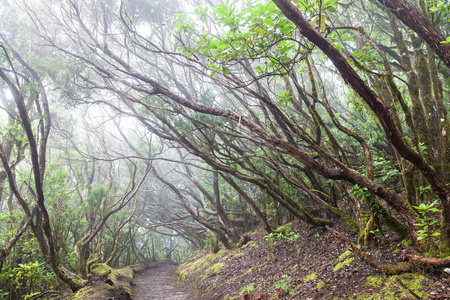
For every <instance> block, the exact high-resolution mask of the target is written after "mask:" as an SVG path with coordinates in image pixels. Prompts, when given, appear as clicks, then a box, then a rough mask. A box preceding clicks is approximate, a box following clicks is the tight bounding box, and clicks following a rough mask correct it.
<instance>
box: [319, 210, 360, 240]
mask: <svg viewBox="0 0 450 300" xmlns="http://www.w3.org/2000/svg"><path fill="white" fill-rule="evenodd" d="M326 205H327V207H328V208H329V209H331V210H332V211H333V212H335V213H337V214H338V215H340V216H341V217H343V218H344V219H345V221H347V223H348V224H350V226H352V227H353V229H355V231H356V233H357V234H359V230H360V229H359V226H358V223H356V221H355V220H353V219H351V218H350V217H349V216H348V215H347V214H346V213H345V212H344V211H343V210H342V209H339V208H337V207H334V206H331V205H329V204H328V203H326Z"/></svg>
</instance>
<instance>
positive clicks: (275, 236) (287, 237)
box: [265, 231, 301, 246]
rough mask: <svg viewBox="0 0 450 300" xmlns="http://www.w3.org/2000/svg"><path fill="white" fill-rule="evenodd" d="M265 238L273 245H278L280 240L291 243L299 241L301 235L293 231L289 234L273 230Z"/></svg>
mask: <svg viewBox="0 0 450 300" xmlns="http://www.w3.org/2000/svg"><path fill="white" fill-rule="evenodd" d="M265 238H266V241H267V242H269V245H271V246H273V245H276V243H277V242H279V241H283V242H289V243H291V244H292V243H295V242H299V241H300V239H301V236H300V235H299V234H298V233H295V232H293V231H291V232H289V233H287V234H283V233H282V232H272V233H271V234H268V235H266V236H265Z"/></svg>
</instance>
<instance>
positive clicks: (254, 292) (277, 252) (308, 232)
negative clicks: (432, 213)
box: [178, 223, 450, 300]
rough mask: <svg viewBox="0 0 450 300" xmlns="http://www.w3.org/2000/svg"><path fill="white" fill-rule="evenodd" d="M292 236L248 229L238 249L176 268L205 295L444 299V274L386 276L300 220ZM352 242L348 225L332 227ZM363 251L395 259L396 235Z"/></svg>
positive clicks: (447, 279)
mask: <svg viewBox="0 0 450 300" xmlns="http://www.w3.org/2000/svg"><path fill="white" fill-rule="evenodd" d="M291 227H292V229H293V230H294V232H295V233H296V234H297V235H298V236H299V237H298V238H297V239H296V240H295V241H292V240H284V241H283V240H276V241H274V242H272V243H270V241H268V240H267V238H266V237H265V235H266V233H264V232H263V231H262V230H257V231H255V232H253V233H252V234H250V238H251V242H250V243H249V244H247V245H246V246H243V247H242V248H238V249H233V250H221V251H220V252H219V253H217V254H213V253H211V252H210V250H209V249H205V250H203V251H201V252H199V253H197V254H195V255H194V256H193V257H191V258H190V259H189V260H188V261H187V262H186V263H184V264H182V265H180V267H179V268H178V276H179V278H180V280H183V281H185V282H187V283H190V284H191V286H193V287H195V288H196V289H197V290H198V293H199V294H200V295H201V296H202V297H204V298H205V299H230V300H231V299H249V300H252V299H253V300H254V299H305V300H306V299H400V300H408V299H450V276H449V275H448V274H446V273H444V272H442V270H434V271H433V272H434V273H433V272H430V270H421V269H417V270H416V272H414V273H406V274H402V275H398V276H387V275H384V274H381V273H380V272H379V271H377V270H375V269H373V268H372V267H370V266H368V265H366V264H365V263H364V262H363V261H362V260H360V259H359V258H358V257H355V256H354V255H353V254H352V253H351V252H350V251H347V250H348V248H347V246H345V245H344V244H341V243H340V242H339V241H338V240H336V238H335V237H334V236H333V234H332V233H331V232H329V231H327V230H325V229H321V228H313V229H311V228H309V226H308V225H306V224H298V223H294V224H292V226H291ZM336 229H337V230H338V231H340V232H343V233H345V234H346V235H347V236H349V238H350V239H351V240H352V241H353V242H356V234H353V235H352V234H349V233H351V229H350V228H349V226H346V225H345V224H341V225H340V226H337V228H336ZM386 238H387V242H386V243H384V244H382V245H378V246H376V247H373V248H364V247H363V248H362V249H363V250H364V251H365V252H367V253H369V254H371V255H372V256H374V257H376V258H377V259H378V260H380V261H384V262H391V263H395V262H401V261H402V258H401V249H402V247H401V245H399V242H398V241H397V240H396V236H395V235H393V234H391V235H387V236H386Z"/></svg>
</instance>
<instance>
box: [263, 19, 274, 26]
mask: <svg viewBox="0 0 450 300" xmlns="http://www.w3.org/2000/svg"><path fill="white" fill-rule="evenodd" d="M263 22H264V23H265V24H267V25H269V26H274V25H275V22H274V21H272V20H271V19H264V21H263Z"/></svg>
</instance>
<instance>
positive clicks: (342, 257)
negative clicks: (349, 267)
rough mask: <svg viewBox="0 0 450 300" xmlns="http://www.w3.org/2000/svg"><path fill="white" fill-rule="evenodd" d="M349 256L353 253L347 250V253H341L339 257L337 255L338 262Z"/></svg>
mask: <svg viewBox="0 0 450 300" xmlns="http://www.w3.org/2000/svg"><path fill="white" fill-rule="evenodd" d="M349 255H353V252H352V251H351V250H347V251H345V252H344V253H342V254H341V255H339V257H338V259H337V260H338V261H343V260H344V258H346V257H347V256H349Z"/></svg>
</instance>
